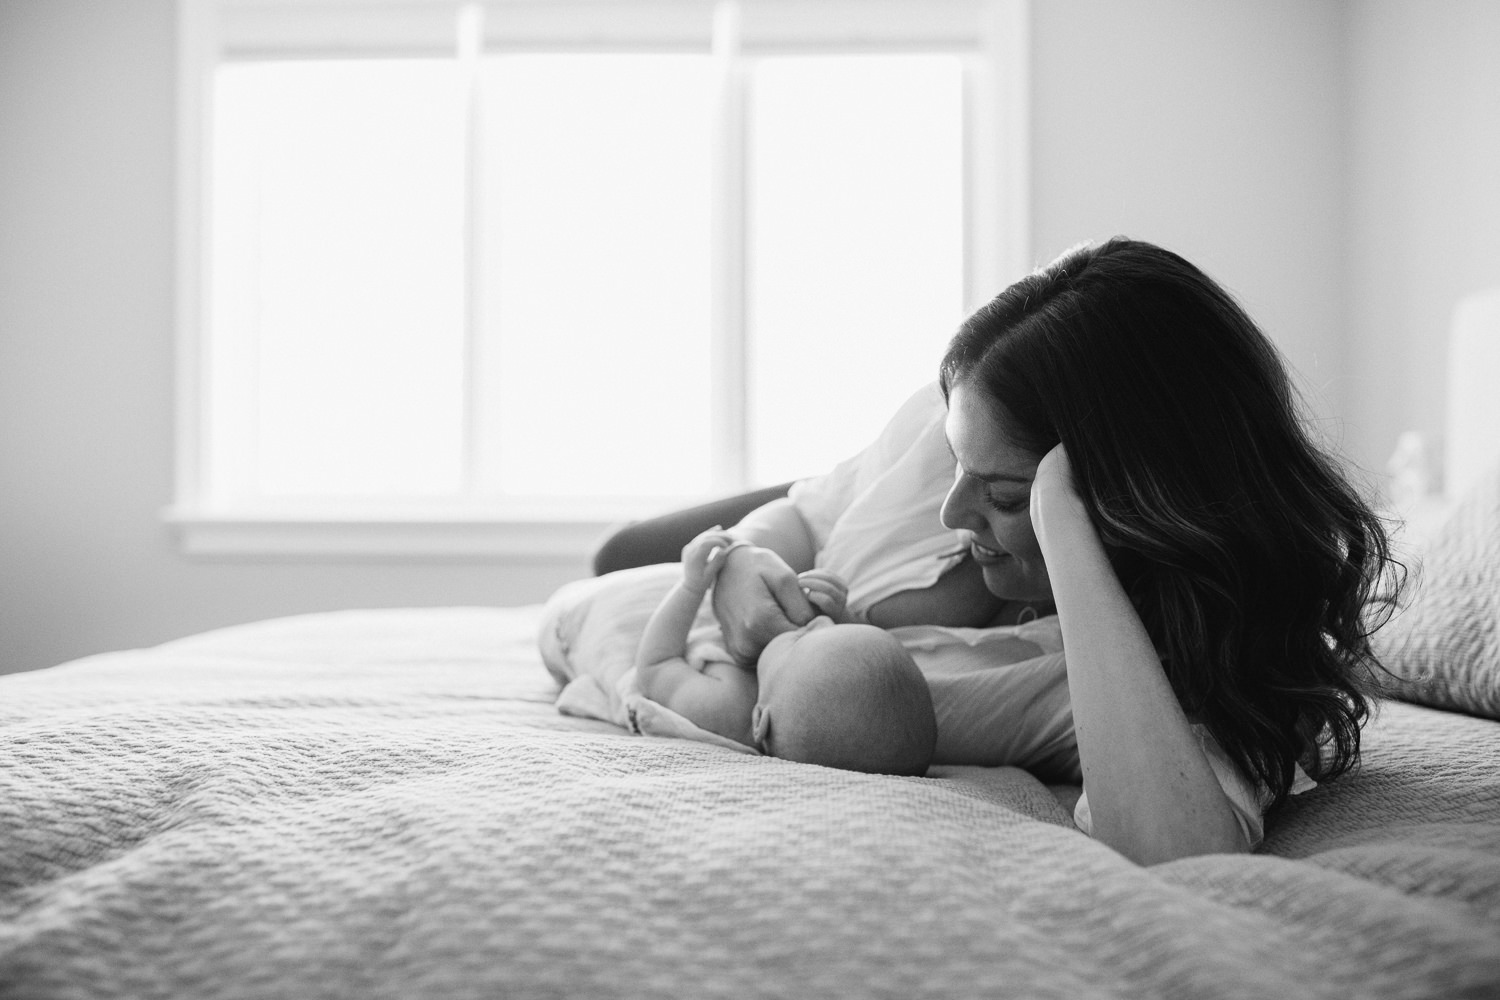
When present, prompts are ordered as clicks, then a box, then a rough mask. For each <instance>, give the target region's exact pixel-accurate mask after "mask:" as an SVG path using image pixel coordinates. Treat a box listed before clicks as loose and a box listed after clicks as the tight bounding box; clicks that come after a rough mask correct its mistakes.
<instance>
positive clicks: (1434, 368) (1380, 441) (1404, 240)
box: [1344, 0, 1500, 462]
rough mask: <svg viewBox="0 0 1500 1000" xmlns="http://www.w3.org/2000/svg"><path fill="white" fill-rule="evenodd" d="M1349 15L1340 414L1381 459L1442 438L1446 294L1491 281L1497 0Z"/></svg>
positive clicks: (1496, 188)
mask: <svg viewBox="0 0 1500 1000" xmlns="http://www.w3.org/2000/svg"><path fill="white" fill-rule="evenodd" d="M1349 28H1350V30H1349V73H1350V93H1351V106H1350V116H1349V173H1348V198H1349V205H1350V209H1349V227H1348V232H1347V234H1346V236H1345V239H1344V245H1345V247H1346V248H1347V253H1348V258H1349V264H1348V269H1349V281H1348V302H1349V312H1348V318H1347V322H1348V326H1347V337H1348V343H1349V346H1350V350H1349V352H1348V374H1347V388H1346V393H1345V397H1346V405H1345V414H1346V418H1347V420H1348V422H1349V426H1350V438H1351V441H1350V445H1351V450H1352V451H1353V452H1354V454H1356V455H1357V456H1360V457H1361V458H1362V459H1363V460H1365V461H1370V462H1383V461H1384V460H1385V458H1386V456H1387V455H1388V454H1389V452H1390V450H1391V446H1392V444H1393V443H1394V442H1395V438H1396V435H1397V434H1398V433H1400V432H1401V431H1403V430H1408V429H1411V430H1418V431H1421V432H1422V433H1423V434H1424V435H1426V436H1427V437H1428V438H1429V439H1430V440H1431V441H1433V442H1434V443H1440V439H1441V436H1442V428H1443V386H1444V366H1445V365H1446V354H1445V351H1444V347H1445V343H1444V338H1445V337H1446V335H1447V332H1448V322H1449V319H1450V315H1451V312H1452V309H1453V304H1454V302H1455V301H1456V300H1457V299H1458V298H1459V297H1461V296H1463V295H1465V294H1468V293H1470V292H1473V291H1478V290H1480V289H1485V288H1496V287H1500V2H1496V0H1444V2H1443V3H1416V2H1411V0H1363V2H1361V3H1359V4H1358V5H1357V6H1355V7H1354V8H1353V16H1352V17H1351V19H1350V24H1349ZM1495 391H1496V392H1500V386H1497V387H1496V390H1495Z"/></svg>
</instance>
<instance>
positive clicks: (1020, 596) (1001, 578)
mask: <svg viewBox="0 0 1500 1000" xmlns="http://www.w3.org/2000/svg"><path fill="white" fill-rule="evenodd" d="M981 572H982V573H983V575H984V586H985V588H986V589H987V590H989V592H990V593H992V594H994V595H995V596H996V597H999V598H1001V599H1002V600H1006V601H1051V600H1052V586H1051V582H1050V581H1048V580H1047V579H1046V578H1045V577H1043V578H1042V579H1041V580H1037V579H1035V578H1034V577H1033V575H1032V574H1029V573H1027V572H1025V571H1024V570H1023V569H1022V567H1021V564H1020V563H1019V562H1017V561H1016V558H1015V557H1014V556H1006V557H1005V558H1003V559H1001V560H999V561H998V562H992V563H987V564H985V565H984V566H982V567H981Z"/></svg>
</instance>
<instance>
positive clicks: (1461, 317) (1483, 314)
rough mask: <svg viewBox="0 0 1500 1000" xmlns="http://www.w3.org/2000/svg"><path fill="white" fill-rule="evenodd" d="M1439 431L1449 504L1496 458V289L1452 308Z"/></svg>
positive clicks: (1499, 371)
mask: <svg viewBox="0 0 1500 1000" xmlns="http://www.w3.org/2000/svg"><path fill="white" fill-rule="evenodd" d="M1443 430H1444V437H1445V438H1446V441H1445V442H1444V448H1443V495H1444V496H1445V497H1446V498H1447V499H1448V500H1450V501H1453V500H1457V499H1458V498H1459V497H1460V496H1462V495H1463V494H1464V492H1465V491H1466V490H1467V489H1468V488H1469V487H1470V486H1472V485H1473V484H1474V481H1475V480H1476V479H1478V478H1479V477H1480V476H1481V475H1483V474H1484V472H1485V471H1486V470H1488V469H1489V468H1490V467H1491V466H1492V465H1493V464H1494V462H1495V461H1496V459H1497V458H1500V288H1495V289H1491V290H1489V291H1485V292H1478V293H1476V294H1474V295H1469V296H1466V297H1465V298H1463V299H1460V300H1459V302H1458V305H1457V306H1455V307H1454V310H1453V326H1452V328H1451V330H1450V331H1449V334H1448V413H1447V423H1446V426H1445V427H1444V429H1443Z"/></svg>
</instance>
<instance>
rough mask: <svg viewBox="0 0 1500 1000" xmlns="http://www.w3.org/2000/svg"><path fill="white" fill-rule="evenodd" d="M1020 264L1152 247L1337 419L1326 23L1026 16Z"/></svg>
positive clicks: (1331, 86)
mask: <svg viewBox="0 0 1500 1000" xmlns="http://www.w3.org/2000/svg"><path fill="white" fill-rule="evenodd" d="M1032 16H1033V20H1034V47H1033V55H1032V73H1033V80H1034V82H1033V94H1032V96H1033V99H1034V110H1033V116H1034V117H1033V124H1032V128H1033V151H1032V153H1033V155H1032V184H1033V200H1032V205H1033V241H1032V242H1033V247H1034V250H1035V252H1036V255H1037V257H1038V259H1039V260H1045V259H1046V258H1047V257H1049V256H1051V255H1054V254H1056V253H1058V252H1059V251H1061V250H1064V249H1066V248H1067V247H1068V246H1070V245H1072V244H1074V243H1076V242H1078V241H1080V240H1083V239H1089V238H1101V237H1108V236H1112V235H1115V234H1124V235H1128V236H1133V237H1138V238H1140V239H1146V240H1150V241H1152V242H1154V243H1159V244H1161V245H1163V246H1165V247H1167V248H1169V249H1172V250H1175V251H1177V252H1178V253H1180V254H1182V255H1183V256H1185V257H1187V258H1188V259H1189V260H1191V261H1193V262H1194V263H1196V264H1198V266H1200V267H1202V268H1203V269H1204V270H1205V271H1207V272H1208V273H1209V274H1210V275H1212V276H1213V277H1215V278H1217V279H1218V280H1219V281H1220V282H1221V283H1223V284H1224V285H1225V286H1227V287H1228V288H1229V289H1230V291H1231V292H1233V293H1234V294H1235V295H1236V297H1237V298H1239V300H1240V301H1241V303H1242V304H1243V305H1245V306H1246V308H1247V309H1248V310H1249V311H1250V314H1251V315H1252V316H1253V317H1255V318H1256V320H1258V321H1259V322H1260V324H1261V325H1262V327H1263V328H1264V329H1265V330H1266V332H1267V333H1268V334H1269V335H1270V336H1271V337H1272V338H1273V339H1274V340H1275V341H1276V342H1277V344H1278V345H1279V346H1280V347H1281V349H1282V350H1283V351H1284V352H1285V353H1286V354H1287V356H1288V358H1289V359H1290V361H1291V362H1292V365H1293V366H1294V367H1295V368H1296V369H1297V370H1298V372H1300V373H1301V375H1302V376H1303V383H1304V385H1303V388H1304V390H1305V391H1306V394H1307V397H1308V402H1309V404H1310V405H1311V406H1312V408H1313V409H1314V411H1315V412H1316V413H1317V414H1319V415H1320V416H1323V417H1327V416H1330V415H1332V414H1334V413H1336V412H1337V410H1338V403H1339V400H1338V392H1337V386H1336V381H1335V378H1334V376H1335V374H1336V373H1337V372H1338V370H1339V364H1340V355H1341V345H1340V330H1341V327H1342V321H1341V314H1342V301H1341V287H1342V281H1343V266H1342V254H1341V250H1342V246H1341V229H1342V205H1341V200H1340V196H1339V192H1340V185H1341V183H1342V172H1343V160H1342V156H1343V153H1342V142H1341V121H1342V117H1343V86H1342V67H1341V57H1340V52H1341V41H1340V39H1341V34H1342V27H1341V21H1340V13H1339V6H1338V4H1336V3H1307V2H1304V0H1243V2H1240V0H1214V2H1212V3H1201V2H1195V0H1131V2H1128V3H1119V2H1112V0H1042V2H1037V3H1035V4H1034V6H1033V15H1032Z"/></svg>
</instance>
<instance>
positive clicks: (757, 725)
mask: <svg viewBox="0 0 1500 1000" xmlns="http://www.w3.org/2000/svg"><path fill="white" fill-rule="evenodd" d="M770 735H771V712H770V710H769V709H767V708H766V707H765V706H764V705H762V704H760V703H759V702H757V703H756V705H755V708H754V709H752V710H751V712H750V736H751V737H752V738H753V739H754V740H755V745H756V746H757V747H759V748H760V749H761V750H762V751H765V749H766V740H767V738H769V737H770Z"/></svg>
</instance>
